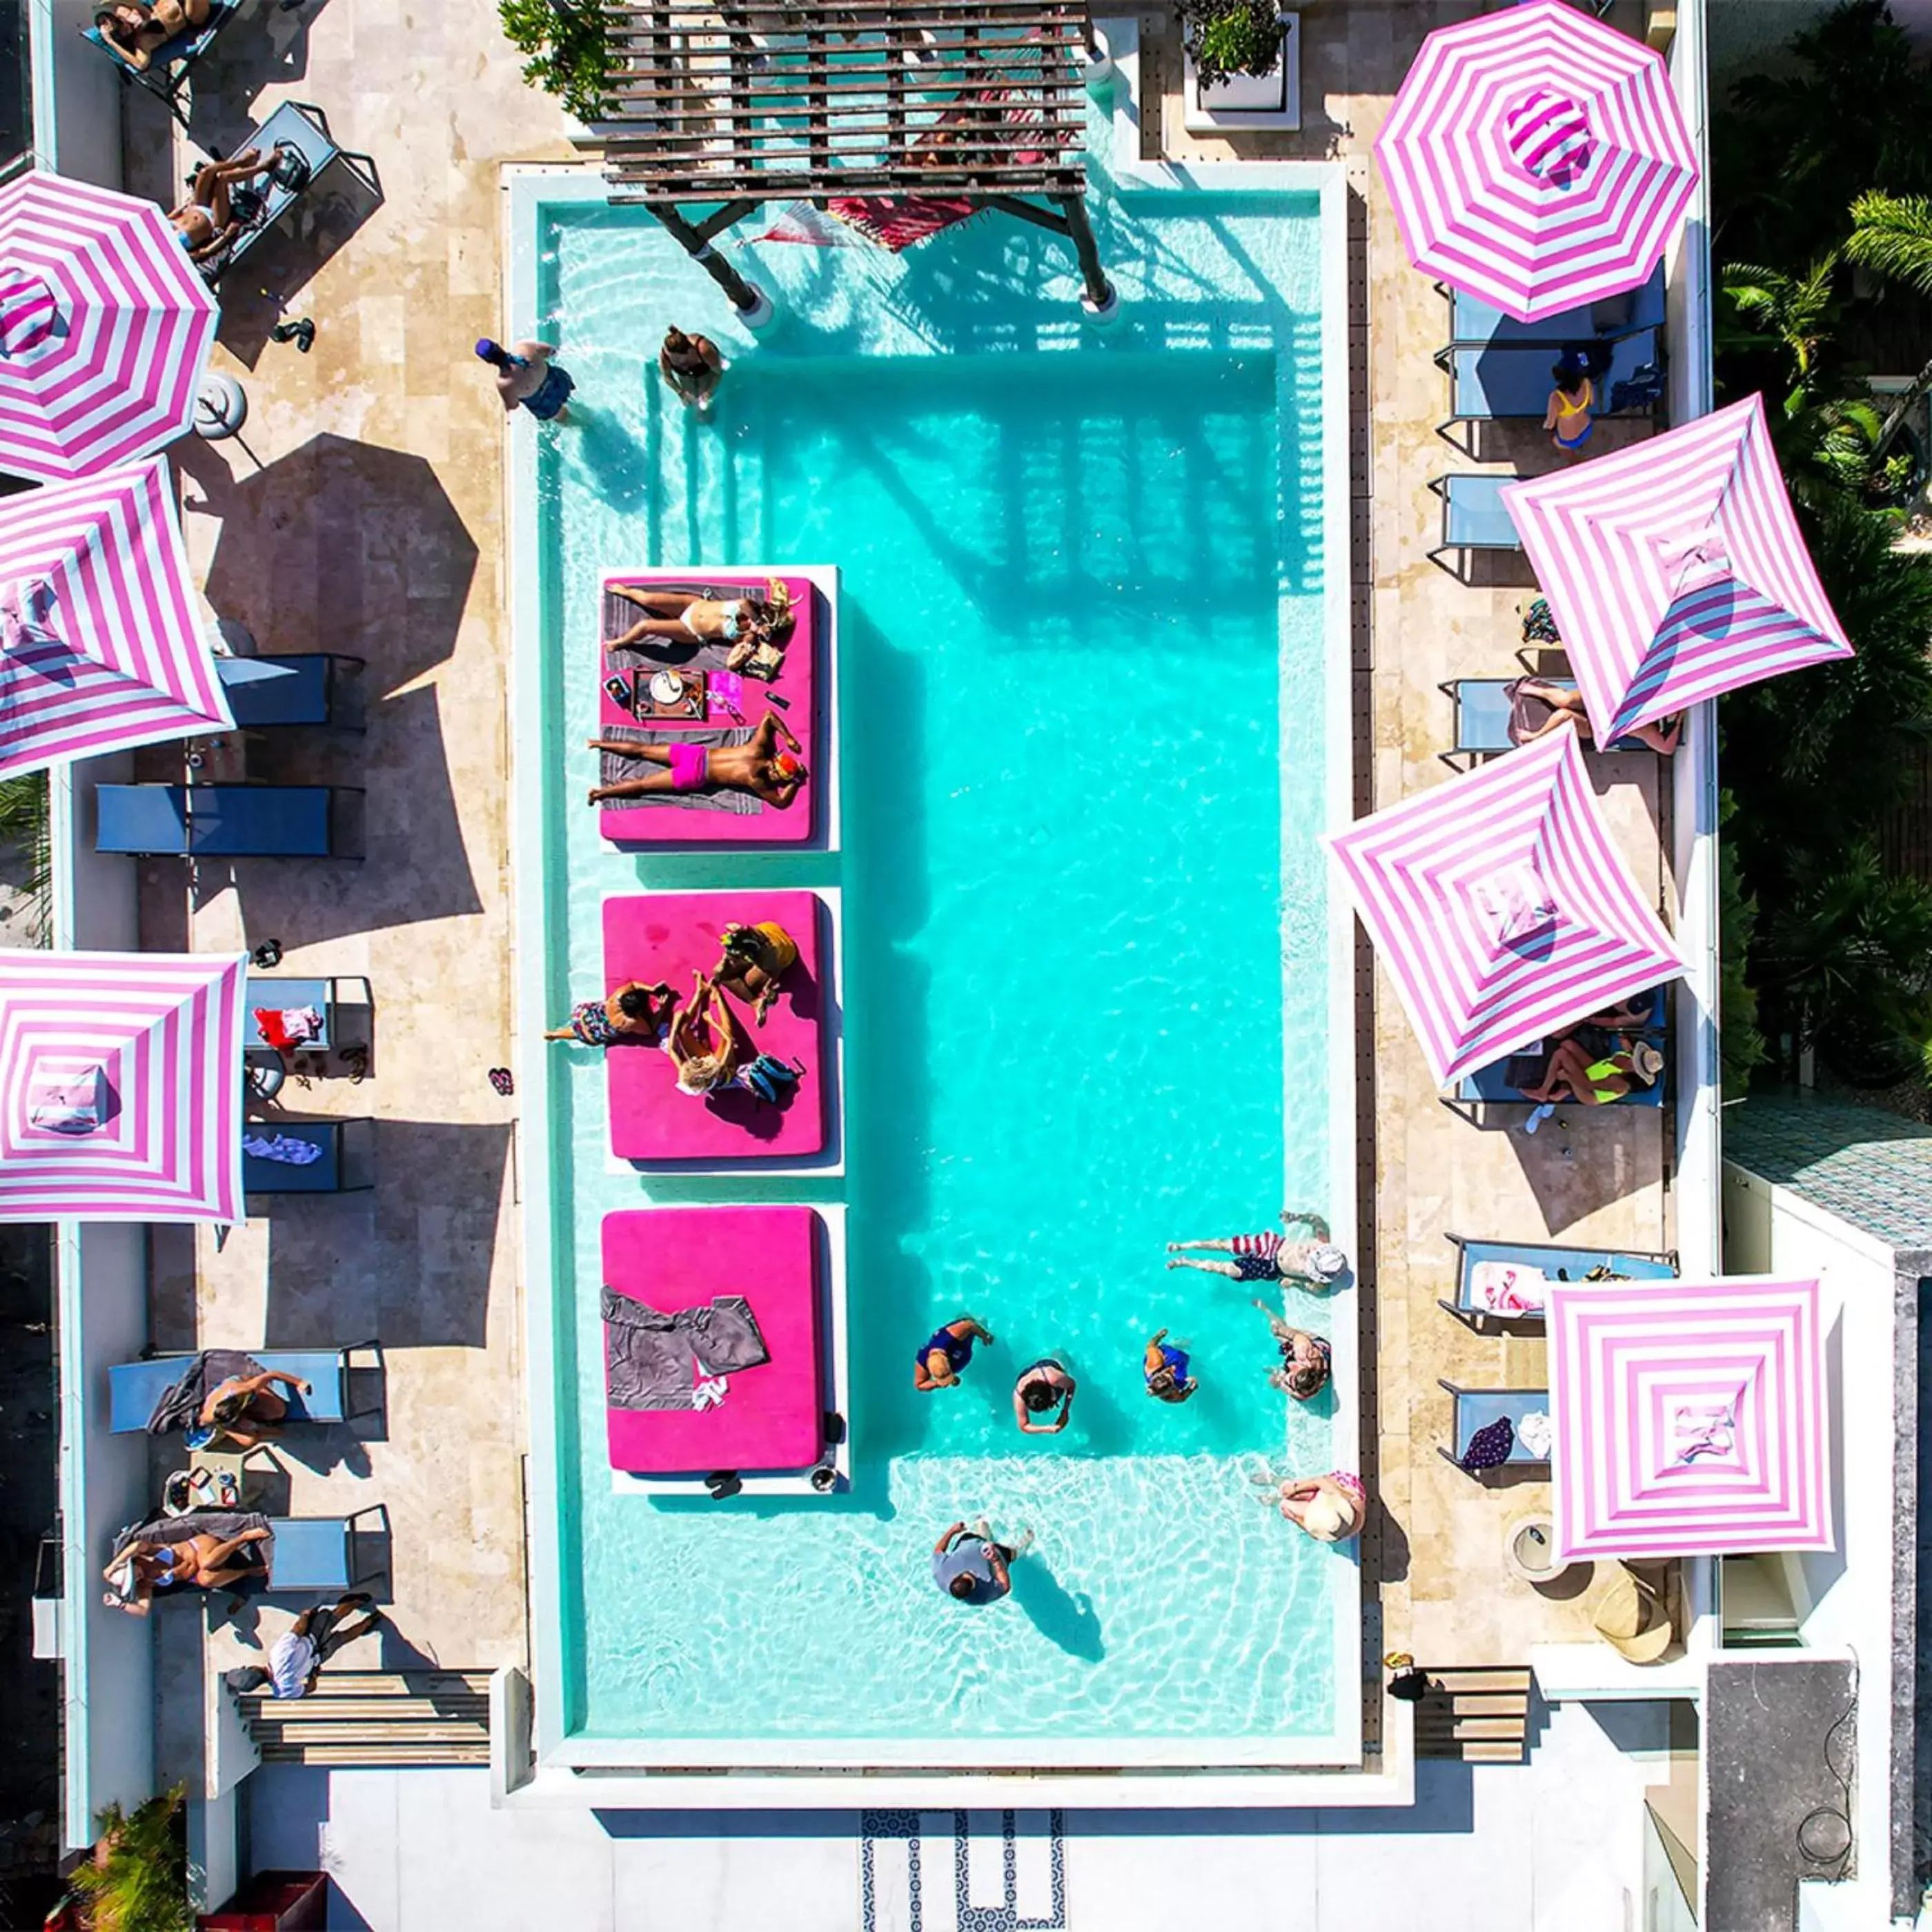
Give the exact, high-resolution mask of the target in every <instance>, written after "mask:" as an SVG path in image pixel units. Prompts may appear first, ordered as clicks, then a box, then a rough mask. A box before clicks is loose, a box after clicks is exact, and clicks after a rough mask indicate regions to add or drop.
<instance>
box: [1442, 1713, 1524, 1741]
mask: <svg viewBox="0 0 1932 1932" xmlns="http://www.w3.org/2000/svg"><path fill="white" fill-rule="evenodd" d="M1416 1735H1417V1736H1418V1737H1421V1736H1429V1737H1432V1738H1520V1737H1521V1736H1523V1721H1522V1720H1521V1719H1520V1718H1458V1719H1457V1720H1456V1721H1455V1722H1454V1723H1453V1724H1433V1725H1430V1726H1429V1727H1427V1730H1425V1729H1424V1727H1421V1726H1420V1725H1418V1727H1417V1728H1416Z"/></svg>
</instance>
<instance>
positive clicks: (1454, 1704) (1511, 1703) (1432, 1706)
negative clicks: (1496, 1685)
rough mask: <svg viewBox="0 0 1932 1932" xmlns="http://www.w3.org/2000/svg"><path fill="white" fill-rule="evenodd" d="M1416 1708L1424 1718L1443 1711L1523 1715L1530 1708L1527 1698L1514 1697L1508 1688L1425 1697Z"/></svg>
mask: <svg viewBox="0 0 1932 1932" xmlns="http://www.w3.org/2000/svg"><path fill="white" fill-rule="evenodd" d="M1415 1708H1416V1712H1417V1714H1418V1716H1419V1717H1424V1718H1426V1717H1432V1716H1433V1715H1436V1713H1437V1712H1443V1711H1454V1712H1460V1714H1461V1715H1463V1716H1464V1717H1469V1718H1501V1717H1508V1716H1511V1715H1514V1716H1517V1717H1523V1716H1526V1715H1528V1712H1529V1703H1528V1702H1527V1701H1526V1700H1525V1699H1523V1698H1521V1697H1511V1696H1510V1694H1508V1691H1477V1692H1475V1693H1473V1694H1472V1693H1468V1692H1466V1693H1464V1694H1463V1695H1462V1696H1461V1697H1425V1698H1424V1699H1423V1700H1422V1702H1421V1703H1420V1704H1418V1705H1417V1706H1416V1707H1415Z"/></svg>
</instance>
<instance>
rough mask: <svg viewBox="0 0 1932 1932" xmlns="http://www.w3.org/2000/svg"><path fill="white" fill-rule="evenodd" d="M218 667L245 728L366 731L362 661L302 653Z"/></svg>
mask: <svg viewBox="0 0 1932 1932" xmlns="http://www.w3.org/2000/svg"><path fill="white" fill-rule="evenodd" d="M214 668H215V673H216V674H217V676H219V677H220V679H221V687H222V689H223V691H226V693H227V695H228V708H229V710H231V711H232V712H233V713H234V714H235V722H236V724H237V725H239V727H241V728H242V730H246V731H261V730H272V729H274V728H275V727H277V726H278V725H294V724H305V725H311V726H320V727H325V728H327V729H329V730H338V731H359V730H362V728H363V710H362V678H361V676H360V675H359V673H361V671H362V659H361V658H352V657H345V656H344V655H341V653H340V652H335V651H300V652H294V653H293V654H291V655H288V656H285V657H249V658H239V657H226V658H216V659H215V661H214Z"/></svg>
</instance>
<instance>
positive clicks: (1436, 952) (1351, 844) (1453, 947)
mask: <svg viewBox="0 0 1932 1932" xmlns="http://www.w3.org/2000/svg"><path fill="white" fill-rule="evenodd" d="M1326 842H1327V844H1328V847H1329V848H1330V850H1331V851H1333V852H1334V855H1335V856H1336V858H1337V860H1338V861H1339V862H1340V865H1341V868H1342V872H1343V877H1344V878H1345V879H1346V881H1347V883H1348V886H1349V893H1350V895H1351V896H1352V898H1353V899H1354V900H1355V910H1357V911H1358V913H1360V914H1361V919H1362V923H1363V924H1364V926H1367V928H1368V929H1369V936H1370V938H1372V939H1373V941H1375V944H1376V952H1377V953H1378V954H1379V956H1380V957H1381V959H1382V964H1383V965H1384V966H1385V967H1386V968H1388V972H1389V975H1390V977H1391V978H1392V979H1393V980H1394V981H1395V986H1396V991H1397V994H1398V995H1400V998H1401V1000H1402V1003H1403V1007H1404V1008H1405V1009H1406V1010H1407V1012H1408V1014H1409V1022H1410V1024H1411V1025H1413V1026H1414V1028H1415V1031H1416V1032H1417V1034H1418V1036H1419V1037H1421V1041H1422V1050H1423V1052H1424V1055H1427V1058H1428V1061H1429V1064H1430V1069H1431V1070H1432V1071H1433V1073H1435V1076H1436V1080H1437V1081H1438V1082H1439V1084H1440V1085H1443V1086H1448V1085H1449V1084H1450V1083H1451V1082H1452V1081H1454V1080H1457V1079H1460V1078H1461V1076H1463V1074H1465V1073H1471V1072H1472V1071H1474V1070H1475V1069H1476V1068H1478V1067H1487V1066H1488V1065H1489V1064H1490V1063H1491V1062H1492V1061H1497V1060H1500V1059H1502V1058H1503V1056H1504V1055H1506V1054H1509V1053H1512V1052H1515V1051H1516V1050H1517V1049H1518V1048H1520V1047H1525V1046H1530V1045H1532V1043H1535V1042H1536V1041H1538V1040H1541V1039H1542V1038H1543V1037H1544V1035H1545V1034H1550V1033H1552V1032H1554V1031H1556V1030H1557V1029H1559V1028H1562V1027H1565V1026H1568V1025H1572V1024H1573V1023H1574V1022H1577V1021H1578V1020H1583V1019H1588V1018H1589V1016H1590V1015H1592V1013H1599V1012H1601V1011H1603V1010H1604V1009H1606V1008H1607V1007H1613V1006H1615V1005H1616V1004H1617V1002H1618V1001H1619V1000H1622V999H1625V998H1628V997H1629V996H1631V995H1633V994H1636V993H1640V992H1644V991H1645V990H1646V989H1648V988H1649V987H1652V986H1658V985H1659V984H1661V983H1662V982H1664V980H1673V979H1675V978H1676V977H1678V976H1679V974H1682V971H1684V962H1683V961H1682V959H1679V956H1678V954H1677V951H1676V947H1675V946H1674V945H1673V943H1672V941H1671V938H1670V934H1669V933H1668V932H1666V931H1665V930H1664V926H1663V925H1662V924H1661V922H1660V921H1659V920H1658V916H1657V915H1656V913H1654V912H1653V911H1652V910H1651V908H1650V907H1649V905H1648V904H1646V902H1645V901H1644V898H1643V894H1642V893H1640V892H1639V891H1638V890H1637V883H1636V881H1635V880H1634V879H1632V878H1631V875H1630V873H1629V871H1628V869H1627V868H1626V867H1625V864H1624V862H1623V860H1622V858H1621V857H1620V856H1619V854H1618V853H1617V850H1616V847H1615V845H1614V844H1613V843H1612V841H1611V839H1610V832H1609V829H1608V828H1607V826H1605V825H1604V820H1603V817H1602V815H1601V813H1600V811H1598V806H1597V799H1596V794H1595V792H1594V791H1592V790H1591V787H1590V780H1589V774H1588V773H1587V772H1586V769H1585V768H1584V764H1583V752H1582V751H1581V749H1580V748H1579V746H1578V745H1577V734H1576V733H1574V731H1559V732H1557V733H1554V734H1553V735H1552V736H1549V737H1547V738H1539V739H1537V740H1536V742H1535V743H1533V744H1530V745H1525V746H1524V747H1523V749H1522V750H1520V751H1512V752H1511V753H1510V754H1508V757H1502V758H1496V759H1494V760H1492V761H1491V762H1490V763H1488V764H1487V765H1479V766H1477V768H1476V769H1475V770H1473V771H1471V772H1465V773H1464V774H1463V775H1462V776H1460V777H1459V778H1451V779H1450V780H1449V781H1448V782H1447V783H1446V784H1439V785H1437V786H1436V787H1434V788H1433V790H1429V791H1426V792H1421V793H1418V794H1417V795H1416V796H1415V797H1413V798H1406V799H1403V801H1402V802H1400V804H1398V805H1389V806H1388V807H1386V808H1385V809H1384V810H1382V811H1379V812H1376V814H1374V815H1373V817H1368V818H1364V819H1362V820H1360V821H1359V822H1358V823H1356V824H1355V825H1352V826H1350V827H1349V829H1348V830H1347V831H1346V832H1338V833H1336V834H1334V835H1332V836H1331V837H1329V838H1328V840H1327V841H1326Z"/></svg>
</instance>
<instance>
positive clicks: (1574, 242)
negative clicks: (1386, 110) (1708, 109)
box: [1376, 0, 1697, 322]
mask: <svg viewBox="0 0 1932 1932" xmlns="http://www.w3.org/2000/svg"><path fill="white" fill-rule="evenodd" d="M1376 160H1377V161H1379V163H1381V166H1382V178H1383V180H1384V181H1385V182H1386V183H1387V184H1388V191H1389V199H1391V202H1394V205H1395V216H1396V220H1397V223H1398V224H1399V225H1400V228H1401V229H1402V239H1403V245H1404V246H1405V247H1406V248H1407V249H1408V251H1409V260H1411V261H1412V262H1413V263H1415V266H1417V267H1418V269H1425V270H1427V272H1429V273H1430V274H1431V275H1439V276H1440V277H1441V278H1442V279H1443V280H1444V281H1446V282H1448V283H1450V284H1452V285H1453V286H1454V287H1457V288H1459V289H1461V290H1464V291H1465V292H1466V293H1468V294H1470V295H1472V296H1476V297H1478V299H1481V300H1482V301H1484V302H1493V303H1494V304H1495V305H1496V306H1497V307H1498V308H1502V309H1505V310H1507V311H1508V313H1509V314H1511V315H1513V316H1515V317H1517V319H1518V320H1520V321H1523V322H1536V321H1539V320H1541V319H1542V318H1543V317H1546V316H1552V315H1556V314H1560V313H1561V312H1562V311H1564V310H1565V309H1571V308H1579V307H1581V306H1582V305H1584V304H1586V303H1589V302H1600V301H1601V300H1602V299H1604V297H1606V296H1612V295H1616V294H1617V293H1619V292H1621V291H1622V290H1625V289H1632V288H1635V287H1637V286H1638V284H1640V283H1641V282H1643V281H1645V280H1646V278H1647V277H1648V276H1649V274H1650V272H1651V270H1652V269H1653V268H1655V266H1656V265H1657V263H1658V259H1659V257H1661V255H1662V254H1663V253H1664V249H1665V248H1667V246H1668V245H1669V244H1670V240H1671V239H1672V237H1673V236H1674V235H1675V234H1676V230H1677V225H1678V223H1679V221H1680V220H1682V218H1683V215H1684V211H1685V207H1686V206H1687V205H1688V203H1689V201H1690V199H1691V191H1692V190H1693V189H1694V187H1696V185H1697V151H1696V150H1695V148H1694V147H1693V145H1692V144H1691V135H1690V130H1688V127H1686V126H1685V121H1684V116H1683V113H1682V110H1680V109H1679V107H1678V104H1677V98H1676V95H1674V94H1673V92H1671V87H1670V75H1669V74H1668V72H1667V71H1666V69H1665V68H1664V62H1663V61H1662V59H1661V58H1660V57H1659V56H1658V55H1657V54H1656V53H1655V52H1652V49H1650V48H1649V47H1647V46H1645V45H1644V44H1643V42H1642V41H1640V40H1632V39H1631V38H1630V37H1629V36H1628V34H1620V33H1619V32H1617V31H1616V30H1615V29H1614V28H1610V27H1607V26H1604V25H1603V23H1601V22H1600V21H1597V20H1591V19H1589V17H1587V16H1586V15H1585V14H1583V13H1580V12H1579V11H1577V9H1576V8H1575V7H1571V6H1567V5H1564V4H1563V0H1527V4H1526V5H1522V6H1517V7H1503V8H1502V9H1500V10H1498V11H1496V12H1494V13H1487V14H1484V15H1481V16H1480V17H1478V18H1476V19H1475V20H1463V21H1459V22H1458V23H1456V24H1455V25H1454V26H1447V27H1439V28H1436V31H1434V32H1433V34H1430V36H1429V37H1428V38H1427V40H1424V42H1423V43H1422V51H1421V52H1420V53H1419V54H1418V55H1416V58H1415V65H1414V66H1413V67H1412V68H1410V69H1409V74H1408V76H1407V77H1406V79H1405V80H1403V84H1402V86H1401V89H1400V91H1399V92H1398V93H1397V95H1396V101H1395V106H1394V108H1393V109H1392V110H1391V112H1390V114H1389V117H1388V120H1387V121H1385V122H1384V124H1383V125H1382V132H1381V133H1380V134H1379V135H1378V136H1376Z"/></svg>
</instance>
